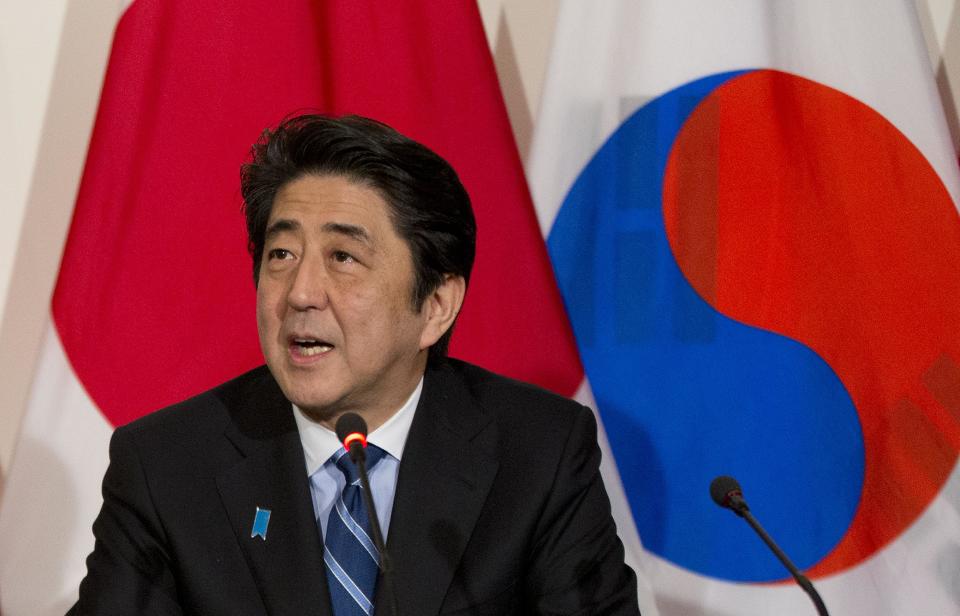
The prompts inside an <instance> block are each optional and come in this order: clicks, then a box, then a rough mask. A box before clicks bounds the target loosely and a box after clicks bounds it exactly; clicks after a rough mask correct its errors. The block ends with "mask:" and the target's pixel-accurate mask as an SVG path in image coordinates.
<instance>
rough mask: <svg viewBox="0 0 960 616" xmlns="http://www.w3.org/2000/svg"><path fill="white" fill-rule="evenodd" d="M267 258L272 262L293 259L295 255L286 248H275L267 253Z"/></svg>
mask: <svg viewBox="0 0 960 616" xmlns="http://www.w3.org/2000/svg"><path fill="white" fill-rule="evenodd" d="M267 258H268V259H270V260H274V259H292V258H293V253H292V252H290V251H289V250H287V249H286V248H274V249H273V250H271V251H270V252H268V253H267Z"/></svg>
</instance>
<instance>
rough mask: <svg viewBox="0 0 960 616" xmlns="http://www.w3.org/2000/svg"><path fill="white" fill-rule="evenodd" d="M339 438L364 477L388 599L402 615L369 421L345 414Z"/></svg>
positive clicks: (363, 488) (396, 614) (365, 500)
mask: <svg viewBox="0 0 960 616" xmlns="http://www.w3.org/2000/svg"><path fill="white" fill-rule="evenodd" d="M336 432H337V438H338V439H340V442H341V443H343V446H344V447H346V448H347V451H348V452H350V459H351V460H353V463H354V464H356V465H357V471H358V472H359V474H360V493H361V494H362V495H363V505H364V507H366V508H367V517H368V518H370V532H371V534H372V535H373V545H375V546H376V547H377V550H378V551H379V552H380V571H382V572H383V583H384V584H385V585H386V594H387V600H388V601H389V602H390V611H391V615H392V616H400V612H399V610H398V609H397V595H396V592H394V589H393V574H392V573H391V571H392V567H391V564H390V556H389V555H388V554H387V546H386V544H385V543H384V541H383V532H381V530H380V518H378V517H377V509H376V507H374V504H373V492H371V491H370V478H369V477H367V452H366V450H365V449H364V448H365V447H366V446H367V422H366V421H364V419H363V417H361V416H359V415H357V414H356V413H344V414H343V415H341V416H340V418H339V419H337V425H336Z"/></svg>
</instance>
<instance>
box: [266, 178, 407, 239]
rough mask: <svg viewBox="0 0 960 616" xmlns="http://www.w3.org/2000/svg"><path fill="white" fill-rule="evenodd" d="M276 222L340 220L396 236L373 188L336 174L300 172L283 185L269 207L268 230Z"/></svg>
mask: <svg viewBox="0 0 960 616" xmlns="http://www.w3.org/2000/svg"><path fill="white" fill-rule="evenodd" d="M278 221H290V222H294V223H299V224H297V225H294V226H303V227H315V225H318V224H319V225H325V224H328V223H344V224H351V225H360V226H362V227H364V228H365V229H367V231H368V232H369V233H371V234H376V235H378V236H379V235H387V236H389V235H392V236H396V235H397V234H396V231H395V229H394V225H393V221H392V219H391V217H390V207H389V206H388V205H387V203H386V201H385V200H384V199H383V197H382V196H381V195H380V193H379V192H378V191H377V190H376V189H374V188H371V187H369V186H365V185H363V184H361V183H359V182H356V181H353V180H350V179H347V178H345V177H342V176H336V175H304V176H301V177H299V178H296V179H294V180H291V181H289V182H287V183H286V184H284V185H283V186H282V187H281V188H280V190H278V191H277V195H276V197H275V198H274V201H273V207H271V208H270V218H269V220H268V221H267V228H268V230H269V229H270V228H271V227H273V226H274V225H275V223H277V222H278ZM284 226H289V225H284Z"/></svg>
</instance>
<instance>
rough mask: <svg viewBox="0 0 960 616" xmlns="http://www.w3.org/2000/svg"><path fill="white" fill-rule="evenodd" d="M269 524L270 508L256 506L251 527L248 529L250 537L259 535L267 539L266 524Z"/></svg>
mask: <svg viewBox="0 0 960 616" xmlns="http://www.w3.org/2000/svg"><path fill="white" fill-rule="evenodd" d="M269 525H270V510H269V509H261V508H260V507H257V514H256V515H255V516H254V517H253V528H251V529H250V538H251V539H253V538H254V537H256V536H258V535H259V536H260V538H261V539H263V540H264V541H266V540H267V526H269Z"/></svg>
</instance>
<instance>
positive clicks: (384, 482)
mask: <svg viewBox="0 0 960 616" xmlns="http://www.w3.org/2000/svg"><path fill="white" fill-rule="evenodd" d="M422 390H423V377H421V378H420V382H419V383H417V386H416V387H415V388H414V390H413V393H412V394H410V397H409V398H407V401H406V402H405V403H404V404H403V406H401V407H400V409H399V410H398V411H397V412H396V413H394V414H393V416H392V417H390V419H388V420H387V421H386V422H385V423H384V424H383V425H382V426H380V427H379V428H377V429H376V430H374V431H373V432H371V433H370V434H369V435H367V442H368V443H373V444H374V445H376V446H377V447H379V448H381V449H383V450H384V451H385V452H386V455H385V456H383V458H382V459H381V460H380V462H378V463H377V464H376V466H374V467H373V468H372V469H370V471H369V477H370V491H371V492H373V503H374V507H375V508H376V510H377V519H378V520H379V521H380V528H381V529H382V530H383V540H384V541H386V540H387V533H388V532H389V528H390V513H391V511H392V509H393V497H394V494H396V491H397V474H398V473H399V471H400V459H401V458H402V457H403V448H404V446H405V445H406V443H407V434H409V433H410V425H411V424H412V423H413V416H414V414H415V413H416V412H417V404H418V403H419V402H420V392H421V391H422ZM293 417H294V419H295V420H296V422H297V429H298V430H299V431H300V443H301V444H302V445H303V454H304V458H305V459H306V463H307V477H312V476H313V475H314V474H316V477H314V478H313V479H314V480H313V481H311V482H310V496H311V497H312V498H313V513H314V516H315V517H316V519H317V520H319V522H320V525H321V528H322V529H323V533H324V536H326V532H327V518H329V517H330V510H331V509H333V506H334V503H336V501H337V498H338V497H339V496H340V493H341V492H342V491H343V487H344V485H345V484H346V478H345V477H344V476H343V473H342V472H341V471H340V469H338V468H337V465H336V464H335V463H334V462H332V461H331V460H330V458H331V456H333V454H334V453H336V452H337V450H338V449H340V448H341V447H342V446H343V445H341V444H340V440H339V439H338V438H337V435H336V433H334V432H333V431H332V430H330V429H329V428H326V427H324V426H322V425H320V424H319V423H317V422H315V421H313V420H312V419H310V418H309V417H307V416H306V414H304V412H303V411H301V410H300V409H299V408H297V405H295V404H294V405H293Z"/></svg>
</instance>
